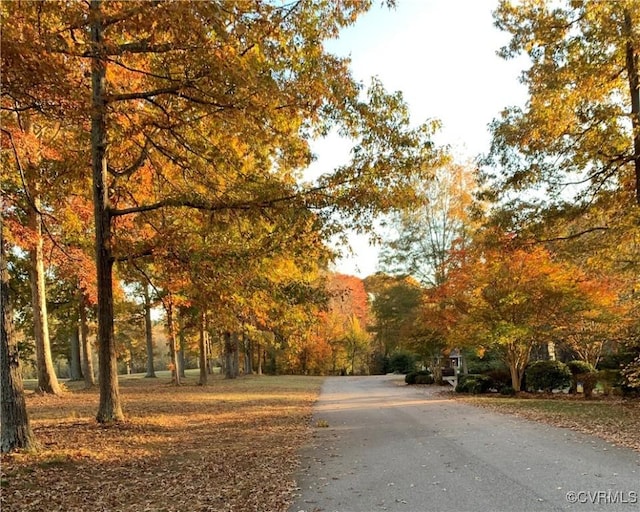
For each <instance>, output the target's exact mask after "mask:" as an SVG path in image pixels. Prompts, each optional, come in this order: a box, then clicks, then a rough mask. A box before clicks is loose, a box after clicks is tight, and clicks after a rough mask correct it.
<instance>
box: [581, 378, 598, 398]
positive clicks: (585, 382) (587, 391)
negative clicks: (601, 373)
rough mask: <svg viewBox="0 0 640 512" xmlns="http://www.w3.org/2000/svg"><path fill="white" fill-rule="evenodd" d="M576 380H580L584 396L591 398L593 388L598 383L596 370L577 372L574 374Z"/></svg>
mask: <svg viewBox="0 0 640 512" xmlns="http://www.w3.org/2000/svg"><path fill="white" fill-rule="evenodd" d="M575 377H576V380H578V381H580V382H582V392H583V393H584V397H585V398H591V395H593V390H594V389H595V387H596V384H597V383H598V374H597V373H596V372H586V373H579V374H578V375H576V376H575Z"/></svg>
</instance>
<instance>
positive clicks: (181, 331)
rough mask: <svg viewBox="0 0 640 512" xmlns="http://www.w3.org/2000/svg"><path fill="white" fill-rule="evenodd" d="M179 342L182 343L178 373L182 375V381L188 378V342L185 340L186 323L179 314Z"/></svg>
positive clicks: (179, 351) (179, 347)
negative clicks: (186, 365) (186, 364)
mask: <svg viewBox="0 0 640 512" xmlns="http://www.w3.org/2000/svg"><path fill="white" fill-rule="evenodd" d="M178 333H179V334H178V340H179V341H180V343H179V344H178V358H177V359H178V373H179V374H180V378H181V379H186V378H187V376H186V374H185V373H184V366H185V364H184V347H185V345H186V341H185V339H184V322H183V317H182V314H180V313H179V314H178Z"/></svg>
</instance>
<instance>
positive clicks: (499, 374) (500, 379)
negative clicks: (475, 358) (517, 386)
mask: <svg viewBox="0 0 640 512" xmlns="http://www.w3.org/2000/svg"><path fill="white" fill-rule="evenodd" d="M482 373H483V375H486V376H487V377H489V378H490V379H491V387H493V388H496V389H501V388H503V387H505V386H511V373H510V372H509V370H507V369H504V368H501V369H497V370H489V371H487V372H482Z"/></svg>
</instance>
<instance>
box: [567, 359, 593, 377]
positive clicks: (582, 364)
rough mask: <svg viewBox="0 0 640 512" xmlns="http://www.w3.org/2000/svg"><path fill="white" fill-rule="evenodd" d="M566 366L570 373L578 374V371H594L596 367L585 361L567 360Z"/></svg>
mask: <svg viewBox="0 0 640 512" xmlns="http://www.w3.org/2000/svg"><path fill="white" fill-rule="evenodd" d="M567 367H568V368H569V371H570V372H571V374H572V375H578V374H580V373H589V372H595V371H596V369H595V368H594V366H593V365H592V364H591V363H587V362H586V361H578V360H575V361H569V362H568V363H567Z"/></svg>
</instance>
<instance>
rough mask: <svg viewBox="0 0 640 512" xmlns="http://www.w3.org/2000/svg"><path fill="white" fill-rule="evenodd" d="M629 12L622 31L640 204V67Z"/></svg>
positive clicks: (632, 21)
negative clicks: (624, 43)
mask: <svg viewBox="0 0 640 512" xmlns="http://www.w3.org/2000/svg"><path fill="white" fill-rule="evenodd" d="M635 21H636V20H633V19H632V18H631V12H630V11H629V10H625V12H624V31H625V35H626V36H627V48H626V57H627V76H628V79H629V92H630V94H631V123H632V127H633V161H634V165H635V167H634V168H635V174H636V182H635V187H636V202H637V203H638V204H640V75H639V73H640V69H638V68H639V65H638V60H639V57H638V51H640V50H639V49H638V48H634V46H633V31H634V22H635Z"/></svg>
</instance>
